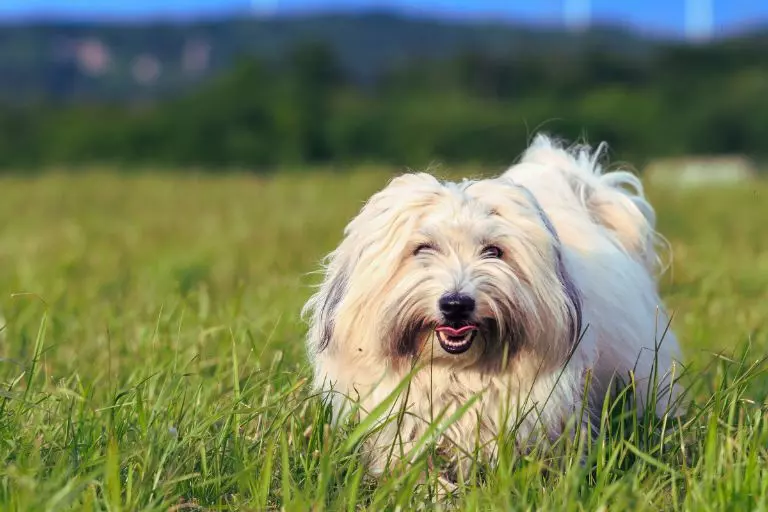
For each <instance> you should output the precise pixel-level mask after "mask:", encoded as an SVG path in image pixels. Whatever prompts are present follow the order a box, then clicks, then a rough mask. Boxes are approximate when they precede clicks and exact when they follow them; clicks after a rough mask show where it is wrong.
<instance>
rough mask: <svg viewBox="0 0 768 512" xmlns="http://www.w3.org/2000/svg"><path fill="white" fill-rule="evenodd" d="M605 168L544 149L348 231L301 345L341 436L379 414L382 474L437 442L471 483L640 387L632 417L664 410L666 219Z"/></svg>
mask: <svg viewBox="0 0 768 512" xmlns="http://www.w3.org/2000/svg"><path fill="white" fill-rule="evenodd" d="M601 153H602V146H601V147H600V148H598V150H597V151H595V152H592V151H591V150H590V149H589V148H588V147H586V146H577V147H572V148H565V147H563V146H562V145H560V144H559V143H557V142H555V141H553V140H552V139H550V138H548V137H546V136H543V135H539V136H537V137H536V139H535V140H534V142H533V143H532V145H531V146H530V147H529V148H528V150H527V151H526V152H525V153H524V155H523V156H522V158H521V160H520V161H519V162H518V163H517V164H516V165H514V166H512V167H511V168H510V169H509V170H507V171H506V172H505V173H504V174H503V175H501V176H499V177H497V178H494V179H487V180H479V181H463V182H461V183H442V182H439V181H438V180H437V179H435V178H434V177H432V176H430V175H428V174H424V173H417V174H406V175H403V176H400V177H398V178H396V179H394V180H393V181H392V182H391V183H390V184H389V185H388V186H387V187H386V188H384V189H383V190H382V191H380V192H378V193H376V194H375V195H374V196H373V197H371V199H370V200H369V201H368V202H367V203H366V205H365V206H364V207H363V208H362V210H361V211H360V213H359V215H358V216H357V217H356V218H355V219H353V220H352V221H351V222H350V223H349V225H348V226H347V228H346V230H345V232H344V239H343V240H342V242H341V244H340V245H339V246H338V247H337V249H336V250H335V251H333V252H332V253H331V254H330V255H329V256H328V259H327V264H326V266H325V268H324V276H325V279H324V281H323V283H322V285H321V286H320V289H319V291H318V292H317V293H316V294H315V295H314V296H313V297H312V298H311V299H310V300H309V302H308V303H307V305H306V307H305V313H306V314H307V315H308V317H309V323H310V329H309V334H308V338H307V343H308V354H309V358H310V361H311V362H312V364H313V367H314V371H315V384H316V386H317V388H318V389H319V390H323V391H325V392H328V396H329V398H330V400H331V403H332V408H333V411H334V417H335V418H336V420H340V419H342V418H344V417H345V416H346V415H347V414H348V413H350V412H353V413H354V414H356V415H357V416H358V417H360V418H362V417H366V416H367V415H369V414H371V413H372V412H374V411H375V412H376V413H377V414H380V415H381V418H379V419H378V421H377V422H372V427H373V426H374V425H375V426H376V429H377V431H376V432H375V433H374V434H373V435H371V436H370V438H369V439H368V440H367V441H366V445H365V453H366V455H367V462H368V467H369V470H370V471H371V473H373V474H381V473H382V472H384V471H385V470H386V467H387V465H388V464H389V463H391V462H392V459H399V458H401V457H406V459H407V460H410V458H412V457H414V456H416V455H417V454H418V448H419V447H420V446H422V443H420V439H422V437H423V435H424V434H425V433H432V434H434V435H435V436H437V441H438V443H439V445H440V446H441V447H442V448H443V449H444V450H445V452H446V453H450V454H452V455H453V456H454V457H455V459H456V462H457V463H458V465H457V469H458V470H463V469H465V468H466V467H468V466H467V463H468V459H469V458H468V457H465V456H463V455H462V454H464V455H466V454H473V453H478V452H479V453H480V454H482V455H485V456H488V457H489V458H491V459H492V458H493V456H494V454H495V450H496V448H497V445H496V442H497V440H498V439H499V436H500V435H504V434H505V433H509V432H513V433H514V435H515V436H516V441H517V443H518V445H520V446H521V448H524V447H525V446H527V445H529V444H530V443H533V442H538V441H541V440H545V441H546V440H550V439H554V438H556V437H558V436H559V435H561V434H562V433H563V432H564V428H566V427H565V425H567V424H568V421H569V420H572V419H573V418H577V421H576V425H575V428H577V429H585V430H586V431H590V432H591V431H592V424H591V422H592V421H593V420H594V418H595V416H596V415H599V411H600V409H601V407H602V404H603V399H604V397H605V394H606V393H607V392H609V391H610V386H611V383H612V380H613V379H614V378H615V377H617V376H618V377H621V378H624V379H627V378H628V377H629V375H630V373H632V374H633V375H634V380H635V382H636V393H637V397H638V407H639V408H641V410H642V409H643V408H645V407H646V402H647V401H648V399H649V396H650V395H649V394H648V391H649V389H650V388H651V387H652V384H653V383H652V382H651V381H658V385H657V388H658V391H657V392H658V402H657V403H656V404H651V408H653V407H655V408H656V411H657V414H663V413H665V412H666V411H667V409H668V408H669V406H670V401H671V400H672V399H674V398H675V397H676V396H677V392H678V391H677V387H676V386H674V385H670V382H671V381H672V379H673V376H674V374H676V373H677V374H679V373H680V372H679V369H676V368H675V362H674V361H675V359H677V358H678V357H679V352H678V345H677V341H676V339H675V337H674V335H673V334H672V332H671V331H666V328H667V326H668V318H667V315H666V314H665V312H664V309H663V307H662V304H661V300H660V298H659V295H658V292H657V285H656V280H655V270H656V268H657V266H658V262H659V258H658V256H657V251H656V244H657V242H658V241H659V240H661V239H660V237H658V235H657V234H656V232H655V214H654V210H653V208H652V207H651V205H650V204H649V203H648V202H647V200H646V199H645V197H644V194H643V188H642V185H641V183H640V181H639V180H638V179H637V178H636V177H635V176H634V175H632V174H630V173H628V172H623V171H617V172H609V173H603V172H602V169H601V166H600V165H599V163H598V160H599V157H600V156H601ZM662 338H663V340H662ZM662 341H663V342H662ZM654 368H655V372H656V373H657V376H656V377H654ZM588 375H589V378H587V376H588ZM406 377H407V379H406ZM404 379H406V380H407V386H400V387H399V388H398V385H399V384H401V383H402V382H404ZM585 387H586V388H588V389H587V390H586V391H587V392H586V393H585ZM388 398H391V400H389V401H388ZM582 410H586V411H587V413H588V414H586V415H581V416H580V415H579V414H578V413H579V412H580V411H582ZM398 411H400V412H402V414H399V415H397V417H396V418H395V419H394V420H393V419H390V420H389V421H385V419H386V415H387V413H392V412H398ZM459 413H462V414H459ZM452 415H456V416H459V417H458V418H456V417H452ZM449 418H450V419H451V421H448V419H449ZM435 419H440V420H441V421H442V427H440V428H439V429H438V430H437V431H434V430H433V431H429V430H428V427H429V425H430V424H432V422H433V421H434V420H435ZM478 448H479V450H478ZM409 450H411V451H410V452H409Z"/></svg>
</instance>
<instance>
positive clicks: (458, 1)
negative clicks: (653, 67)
mask: <svg viewBox="0 0 768 512" xmlns="http://www.w3.org/2000/svg"><path fill="white" fill-rule="evenodd" d="M708 4H709V5H712V10H708V9H707V8H706V5H708ZM585 6H588V7H587V8H588V10H589V12H590V17H591V18H592V19H598V20H602V21H613V22H619V23H624V24H629V25H632V26H634V27H636V28H639V29H643V30H647V31H651V32H661V33H677V34H684V33H685V31H686V26H688V27H689V28H691V27H693V28H694V29H696V27H699V29H702V30H705V29H706V27H708V26H710V27H711V29H712V30H713V31H714V32H715V33H720V32H723V31H732V30H735V29H738V28H739V27H741V26H745V25H754V24H758V23H762V24H768V0H167V1H162V0H0V19H13V18H16V19H18V18H29V17H36V18H39V17H45V18H62V17H63V18H68V19H83V18H89V19H93V18H96V19H99V18H101V19H105V18H112V19H114V18H118V19H119V18H137V17H152V18H180V17H187V18H188V17H210V16H216V15H221V14H226V13H231V12H248V11H252V12H254V13H260V14H292V13H297V12H312V11H323V10H325V11H327V10H336V11H338V10H365V9H368V8H382V7H383V8H393V9H396V10H399V11H404V12H408V13H412V14H422V15H423V14H426V15H439V16H444V17H450V18H486V19H489V18H491V19H499V18H502V19H508V20H521V21H532V22H544V23H552V22H559V21H562V20H563V19H564V17H565V16H566V13H570V14H571V15H573V16H575V17H576V18H579V17H580V16H582V17H583V15H584V14H585V12H586V11H585V10H584V8H585ZM687 22H688V25H686V23H687Z"/></svg>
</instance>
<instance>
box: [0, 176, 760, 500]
mask: <svg viewBox="0 0 768 512" xmlns="http://www.w3.org/2000/svg"><path fill="white" fill-rule="evenodd" d="M387 177H388V173H387V172H385V171H376V170H371V171H367V172H362V171H361V172H357V173H354V174H351V175H345V176H340V175H334V174H333V173H315V174H312V175H307V176H299V175H292V176H291V175H288V176H284V177H277V178H258V177H249V176H236V175H231V176H226V177H218V178H214V177H191V176H190V177H180V176H169V175H166V176H150V175H141V176H135V177H131V178H126V177H118V176H117V175H113V174H109V173H104V174H98V173H96V174H88V175H82V176H77V177H64V176H61V175H55V174H51V175H44V176H41V177H39V178H35V179H30V180H26V179H12V178H4V179H2V180H0V190H1V191H2V201H0V218H2V219H4V222H3V226H2V229H0V269H2V270H0V291H2V296H0V310H1V311H2V314H3V316H4V317H5V324H6V325H5V327H4V329H3V330H2V332H0V337H1V338H0V385H1V386H2V387H1V388H0V510H70V509H72V510H168V509H170V508H173V507H176V508H175V509H176V510H192V509H195V508H197V507H200V508H204V509H240V510H263V509H280V508H284V509H285V510H310V509H312V510H322V509H329V510H357V509H361V508H365V509H370V510H383V509H387V510H395V509H398V507H399V508H400V509H401V510H407V509H412V508H415V507H417V506H418V505H420V504H423V505H425V506H427V507H434V506H436V505H434V504H432V495H433V493H434V491H435V485H434V479H427V481H426V483H422V481H421V480H420V478H421V476H422V475H423V474H424V472H425V469H426V468H427V463H426V460H423V461H419V462H418V463H417V464H415V465H414V466H413V467H412V468H411V469H409V470H399V471H396V472H394V473H393V474H392V475H390V476H389V477H388V478H386V479H384V480H383V481H381V482H372V481H371V480H369V479H368V478H367V477H365V475H364V473H363V469H362V467H361V465H360V460H359V457H358V455H357V450H358V446H357V444H355V443H350V442H349V440H350V439H355V438H356V432H355V431H354V430H353V431H352V432H351V433H350V432H349V430H347V431H345V432H342V433H335V432H332V431H329V430H328V429H327V428H325V427H324V421H325V418H326V413H327V411H326V410H325V409H324V408H323V407H322V406H321V404H320V403H319V400H318V399H316V398H314V397H312V396H310V390H309V388H308V386H307V379H308V377H309V371H308V368H307V365H306V360H305V357H304V349H303V334H304V329H305V327H304V325H303V324H302V323H301V322H300V321H299V318H298V313H299V310H300V308H301V306H302V304H303V302H304V301H305V300H306V298H307V297H308V295H309V294H310V292H311V288H310V285H311V284H313V283H314V282H316V277H313V276H310V275H308V274H309V272H311V271H312V270H314V269H315V268H316V264H317V262H318V260H319V259H320V258H321V256H322V255H324V254H325V253H326V252H327V251H329V250H330V249H332V248H333V246H334V245H335V244H336V243H337V242H338V240H339V236H340V233H341V229H342V227H343V226H344V224H345V223H346V221H347V220H348V219H349V218H350V216H352V215H353V214H354V213H355V212H356V211H357V210H358V208H359V206H360V204H361V202H362V201H363V200H364V199H365V198H366V197H367V196H368V195H369V194H370V193H372V192H373V191H374V190H376V189H378V188H379V187H380V186H381V185H382V184H383V183H384V181H385V180H386V179H387ZM653 199H654V201H655V202H656V204H657V208H658V210H659V216H660V222H661V230H662V232H663V233H664V234H665V235H666V236H667V237H668V238H669V239H670V240H671V242H672V245H673V247H674V251H675V260H674V266H673V269H672V271H671V272H670V273H669V274H667V275H666V276H665V277H664V278H663V283H662V287H663V290H664V295H665V297H666V298H667V300H668V303H669V305H670V306H671V308H672V309H673V310H674V312H675V319H674V328H675V329H676V331H677V332H678V335H679V337H680V338H681V340H682V343H683V345H684V351H685V356H686V359H687V360H688V361H689V362H690V367H691V368H690V374H691V376H692V382H693V384H692V386H693V387H692V393H693V398H694V406H693V407H692V409H691V411H690V412H689V414H688V415H687V416H686V418H685V421H684V422H682V423H681V424H675V425H673V424H669V425H666V426H665V428H664V429H659V428H655V427H658V425H650V424H648V422H645V423H638V422H632V421H629V422H628V423H625V424H621V425H619V424H614V425H613V427H612V429H611V430H610V432H609V433H608V434H606V435H605V436H604V437H603V438H602V439H601V440H600V442H599V443H598V444H597V446H594V447H593V448H592V449H591V450H590V458H589V459H588V461H587V464H584V465H582V464H580V463H579V461H578V460H577V459H575V458H573V457H569V455H572V450H570V449H569V448H565V449H563V450H560V452H557V453H555V452H554V451H553V452H551V453H543V454H535V455H530V456H526V457H518V456H515V455H514V453H512V452H511V451H510V452H509V453H506V455H505V456H504V457H502V458H501V460H500V461H499V464H498V466H497V467H495V468H493V469H491V470H489V471H487V472H484V473H478V474H477V475H475V476H474V477H473V478H471V479H470V480H469V481H467V482H463V483H461V484H460V485H459V489H458V494H457V496H456V497H455V499H454V502H453V503H454V504H458V505H459V509H464V508H466V509H475V508H477V509H504V510H558V511H560V510H622V509H623V510H659V509H688V510H739V511H742V510H766V509H768V453H767V452H766V450H768V423H767V421H768V418H767V417H766V415H765V404H764V397H765V396H766V392H767V391H768V383H767V382H768V381H767V380H766V374H765V369H766V366H765V365H764V364H763V363H762V361H761V360H760V358H761V357H762V356H763V354H765V351H766V347H768V326H767V325H766V323H768V320H767V319H768V227H766V222H768V185H766V184H764V183H759V184H753V185H747V186H742V187H737V188H733V189H728V190H711V191H707V190H691V191H678V192H667V193H663V194H662V193H660V192H659V191H656V192H654V193H653ZM1 324H2V322H0V325H1ZM721 352H722V355H719V356H716V355H715V354H720V353H721ZM622 425H624V426H623V427H622ZM649 427H652V428H649ZM349 428H350V429H354V426H350V427H349ZM622 428H623V429H624V430H621V429H622ZM430 474H431V473H430ZM446 504H448V502H447V501H446Z"/></svg>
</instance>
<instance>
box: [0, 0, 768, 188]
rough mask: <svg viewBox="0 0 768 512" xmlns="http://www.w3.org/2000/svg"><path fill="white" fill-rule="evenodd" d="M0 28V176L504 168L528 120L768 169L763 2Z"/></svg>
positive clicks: (470, 6)
mask: <svg viewBox="0 0 768 512" xmlns="http://www.w3.org/2000/svg"><path fill="white" fill-rule="evenodd" d="M0 20H1V24H0V77H2V80H0V168H2V170H4V171H6V172H9V171H12V172H14V173H21V172H32V171H37V170H40V169H44V168H50V167H59V168H60V167H65V168H72V169H80V168H83V167H85V166H92V165H104V164H110V165H120V166H125V167H126V168H127V169H134V168H137V167H145V166H152V168H154V169H159V168H179V167H185V168H191V167H194V168H197V169H205V170H210V171H212V172H213V171H222V170H224V169H228V168H238V169H247V170H250V171H254V172H265V171H270V170H275V169H277V168H280V169H287V168H291V169H300V168H305V167H307V166H309V165H316V166H333V167H338V168H341V167H344V166H349V165H359V164H364V163H365V164H367V163H374V164H387V165H395V166H398V167H399V168H402V167H405V166H409V167H418V166H423V165H428V164H432V163H435V162H441V163H448V164H471V165H478V164H480V165H500V164H506V163H509V162H510V161H511V160H513V159H514V158H515V157H516V156H517V155H518V154H519V152H520V151H521V150H522V148H523V147H524V145H525V143H526V141H527V140H528V139H529V137H530V136H531V134H532V133H533V132H534V131H536V130H540V129H543V130H546V131H549V132H553V133H556V134H559V135H563V136H566V137H569V138H579V137H584V138H586V139H587V140H589V141H592V142H594V141H598V140H606V141H608V142H609V143H610V144H611V146H612V147H613V150H614V153H615V154H616V155H618V157H619V158H621V159H626V160H629V161H631V162H632V163H633V164H634V165H635V166H637V167H639V168H642V169H645V168H647V167H648V165H651V164H653V165H656V163H658V165H657V166H656V167H657V168H658V169H659V171H658V172H660V173H662V174H663V172H664V169H665V164H664V162H665V160H663V159H665V158H679V157H686V160H685V161H684V162H683V164H680V162H681V161H680V160H675V162H678V165H677V166H676V169H678V170H680V169H684V170H685V171H686V172H688V174H687V175H686V176H688V177H691V176H693V177H694V179H696V178H695V177H696V176H698V175H699V174H701V173H702V172H703V173H704V174H707V173H709V175H714V174H717V177H718V179H725V180H729V179H734V177H735V176H745V175H749V174H753V173H755V172H758V171H756V169H760V168H761V166H762V163H763V162H764V161H765V159H766V157H767V156H768V144H766V141H768V2H766V1H765V0H622V1H616V0H536V1H534V0H428V1H427V0H419V1H417V2H414V1H409V0H375V1H374V0H174V1H172V2H164V3H161V2H153V1H150V0H134V1H132V2H117V1H113V0H2V2H1V3H0ZM712 159H715V160H716V162H717V165H716V166H712V169H715V170H711V169H710V170H709V171H708V170H707V169H708V167H707V166H708V162H710V161H712ZM659 162H660V163H659ZM702 169H703V171H702ZM697 173H698V174H697ZM713 173H714V174H713Z"/></svg>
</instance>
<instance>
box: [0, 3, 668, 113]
mask: <svg viewBox="0 0 768 512" xmlns="http://www.w3.org/2000/svg"><path fill="white" fill-rule="evenodd" d="M306 41H323V42H325V43H327V44H328V45H329V46H330V47H331V48H332V49H333V50H334V51H335V52H336V54H337V58H338V59H339V62H340V63H341V64H342V65H343V66H344V70H345V72H346V74H347V75H348V76H350V77H352V78H353V79H354V80H357V81H359V82H361V83H365V82H369V81H371V80H374V79H375V78H376V77H377V76H378V75H380V74H381V73H384V72H385V71H387V70H389V69H391V68H392V67H393V66H397V65H400V64H404V63H407V62H413V61H415V60H417V59H427V60H434V59H436V58H444V57H451V56H453V55H454V54H456V53H457V52H460V51H463V50H470V49H471V50H474V51H478V52H482V53H487V54H489V55H496V54H505V55H510V54H512V55H514V54H526V55H532V54H534V55H535V54H537V53H540V54H542V55H545V54H567V53H568V52H572V51H575V50H577V49H580V48H581V49H583V48H592V49H597V50H604V51H606V50H607V51H612V52H619V53H621V54H622V55H625V56H626V57H627V58H637V57H642V56H644V55H647V54H648V52H650V51H651V50H652V49H653V47H654V46H655V45H656V44H657V42H655V41H653V40H650V39H645V38H642V37H640V36H637V35H635V34H632V33H629V32H625V31H622V30H617V29H612V28H597V29H594V30H591V31H590V32H588V33H585V34H571V33H567V32H563V31H561V30H556V29H545V28H531V27H527V26H512V25H509V24H461V23H456V22H441V21H430V20H418V19H411V18H405V17H401V16H395V15H390V14H365V15H323V16H319V15H315V16H309V17H293V18H282V19H281V18H277V19H248V18H240V19H224V20H218V21H210V22H195V23H154V24H150V25H130V24H124V25H115V24H107V25H105V24H94V23H88V24H77V23H58V24H57V23H38V24H28V25H6V26H3V27H2V28H1V29H0V76H2V77H3V80H0V99H3V100H5V101H9V100H12V101H14V102H17V101H24V102H27V101H30V100H39V99H48V100H50V99H54V100H82V99H97V100H125V99H143V98H153V97H158V96H168V95H173V94H175V93H178V92H179V91H184V90H185V89H187V88H189V87H190V86H192V85H194V84H197V83H199V82H200V81H201V80H203V79H205V78H207V77H209V76H212V75H215V74H217V73H219V72H221V71H222V70H226V69H228V68H229V67H231V65H232V64H233V62H235V61H236V60H237V59H238V58H239V57H242V56H245V55H257V56H260V57H263V58H267V59H272V60H276V61H280V59H281V58H282V57H283V56H285V54H286V52H287V51H289V50H290V49H291V48H293V47H295V46H296V45H297V44H298V43H301V42H306Z"/></svg>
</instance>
